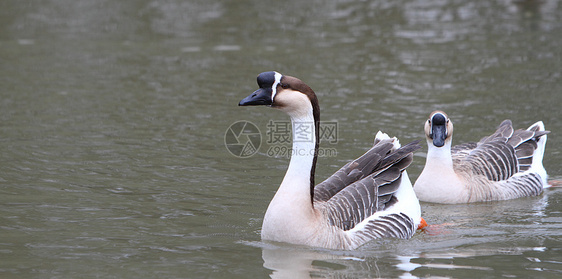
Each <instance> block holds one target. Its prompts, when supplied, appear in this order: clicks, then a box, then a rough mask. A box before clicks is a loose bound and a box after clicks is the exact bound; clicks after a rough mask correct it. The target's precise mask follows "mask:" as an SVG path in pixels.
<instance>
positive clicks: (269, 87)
mask: <svg viewBox="0 0 562 279" xmlns="http://www.w3.org/2000/svg"><path fill="white" fill-rule="evenodd" d="M257 81H258V86H259V89H258V90H256V91H254V93H252V94H250V95H249V96H248V97H246V98H244V99H243V100H242V101H240V103H239V104H238V105H239V106H260V105H261V106H269V107H272V108H277V109H279V110H281V111H284V112H286V113H287V114H289V116H291V118H294V119H302V118H305V117H307V116H313V117H314V119H315V120H316V121H319V116H320V114H319V108H318V99H317V97H316V94H315V93H314V91H312V89H311V88H310V87H309V86H308V85H306V84H305V83H304V82H302V81H301V80H300V79H298V78H296V77H291V76H285V75H282V74H280V73H278V72H274V71H271V72H263V73H261V74H259V75H258V78H257Z"/></svg>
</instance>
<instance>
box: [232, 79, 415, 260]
mask: <svg viewBox="0 0 562 279" xmlns="http://www.w3.org/2000/svg"><path fill="white" fill-rule="evenodd" d="M257 81H258V85H259V87H260V88H259V89H258V90H256V91H255V92H254V93H252V94H251V95H250V96H248V97H246V98H244V99H243V100H242V101H240V104H239V105H240V106H255V105H265V106H269V107H272V108H277V109H279V110H281V111H284V112H286V113H287V114H288V115H289V116H290V118H291V122H292V124H293V129H292V133H293V146H292V152H291V154H292V156H291V160H290V163H289V167H288V169H287V173H286V174H285V177H284V178H283V181H282V182H281V185H280V186H279V189H278V190H277V192H276V194H275V196H274V197H273V199H272V200H271V203H270V204H269V207H268V208H267V212H266V213H265V217H264V220H263V225H262V230H261V237H262V239H263V240H268V241H280V242H288V243H293V244H301V245H308V246H316V247H324V248H330V249H355V248H357V247H359V246H360V245H363V244H365V243H366V242H368V241H370V240H372V239H376V238H382V237H396V238H403V239H407V238H410V237H411V236H412V235H413V234H414V232H415V231H416V229H417V227H418V226H419V225H420V223H421V222H422V219H421V216H420V215H421V211H420V205H419V201H418V199H417V198H416V196H415V193H414V191H413V188H412V184H411V182H410V179H409V178H408V174H407V173H406V168H407V167H408V166H409V165H410V163H411V162H412V158H413V155H412V152H413V151H414V150H416V149H418V148H420V146H419V144H418V142H413V143H410V144H408V145H405V146H404V147H400V144H399V143H398V140H397V139H396V138H390V137H388V136H387V135H386V134H383V133H381V132H379V133H378V134H377V136H376V138H375V144H374V146H373V147H372V148H371V149H370V150H369V151H367V153H365V154H364V155H363V156H361V157H360V158H358V159H356V160H354V161H352V162H350V163H348V164H346V165H345V166H344V167H342V168H341V169H340V170H338V171H337V172H336V173H335V174H333V175H332V176H331V177H329V178H328V179H326V180H325V181H324V182H322V183H320V184H318V185H316V187H315V186H314V185H315V184H314V171H315V168H316V159H317V154H318V141H319V140H318V139H319V123H320V108H319V106H318V99H317V98H316V94H315V93H314V91H312V89H311V88H310V87H309V86H308V85H306V84H305V83H303V82H302V81H301V80H299V79H297V78H295V77H290V76H284V75H281V74H280V73H277V72H264V73H261V74H260V75H259V76H258V78H257ZM297 123H308V124H313V125H310V126H312V129H310V130H308V131H306V133H308V134H307V136H305V137H304V138H306V139H310V140H294V139H295V138H296V136H297V135H296V129H295V124H297ZM298 136H299V137H301V138H303V130H299V131H298Z"/></svg>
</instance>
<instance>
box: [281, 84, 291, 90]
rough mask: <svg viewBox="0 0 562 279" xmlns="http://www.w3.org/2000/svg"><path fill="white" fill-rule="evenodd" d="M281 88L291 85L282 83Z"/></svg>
mask: <svg viewBox="0 0 562 279" xmlns="http://www.w3.org/2000/svg"><path fill="white" fill-rule="evenodd" d="M281 88H283V89H287V88H289V85H288V84H286V83H281Z"/></svg>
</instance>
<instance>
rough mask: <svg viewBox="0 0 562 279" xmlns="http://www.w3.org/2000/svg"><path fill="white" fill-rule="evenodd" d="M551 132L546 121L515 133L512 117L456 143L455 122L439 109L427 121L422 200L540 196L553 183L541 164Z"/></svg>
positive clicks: (419, 187) (419, 192) (416, 188)
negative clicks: (479, 136)
mask: <svg viewBox="0 0 562 279" xmlns="http://www.w3.org/2000/svg"><path fill="white" fill-rule="evenodd" d="M547 133H549V132H548V131H545V128H544V124H543V123H542V121H539V122H537V123H535V124H533V125H531V127H529V128H528V129H527V130H521V129H520V130H516V131H514V130H513V127H512V124H511V121H510V120H504V121H503V122H502V123H501V124H500V126H499V127H498V129H497V130H496V132H495V133H494V134H492V135H490V136H488V137H484V138H482V139H481V140H480V141H479V142H477V143H475V142H469V143H464V144H460V145H456V146H454V147H451V143H452V140H453V122H452V121H451V120H450V119H449V118H448V116H447V114H445V113H444V112H442V111H434V112H432V113H431V114H430V116H429V119H428V120H427V121H426V122H425V136H426V140H427V145H428V151H427V159H426V163H425V167H424V169H423V171H422V173H421V174H420V176H419V177H418V179H417V180H416V183H415V185H414V191H415V192H416V195H417V196H418V198H419V199H420V200H421V201H426V202H435V203H468V202H480V201H494V200H508V199H514V198H519V197H524V196H535V195H540V194H541V193H542V191H543V188H546V187H548V184H547V178H548V176H547V173H546V170H545V169H544V167H543V164H542V159H543V155H544V149H545V145H546V139H547V136H546V134H547Z"/></svg>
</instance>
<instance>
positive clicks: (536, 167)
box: [527, 121, 548, 188]
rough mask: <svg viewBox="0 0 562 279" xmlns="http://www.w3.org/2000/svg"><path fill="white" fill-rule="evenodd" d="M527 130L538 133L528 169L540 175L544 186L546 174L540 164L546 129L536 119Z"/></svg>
mask: <svg viewBox="0 0 562 279" xmlns="http://www.w3.org/2000/svg"><path fill="white" fill-rule="evenodd" d="M527 130H528V131H534V132H535V135H538V137H536V141H537V149H535V152H534V153H533V162H532V163H531V168H529V170H530V171H533V172H536V173H538V174H539V175H540V177H541V180H542V182H543V185H544V187H545V188H546V187H548V174H547V173H546V170H545V168H544V166H543V164H542V160H543V158H544V150H545V148H546V140H547V133H548V131H546V130H545V127H544V123H543V122H542V121H538V122H537V123H535V124H533V125H531V126H530V127H529V128H528V129H527Z"/></svg>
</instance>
